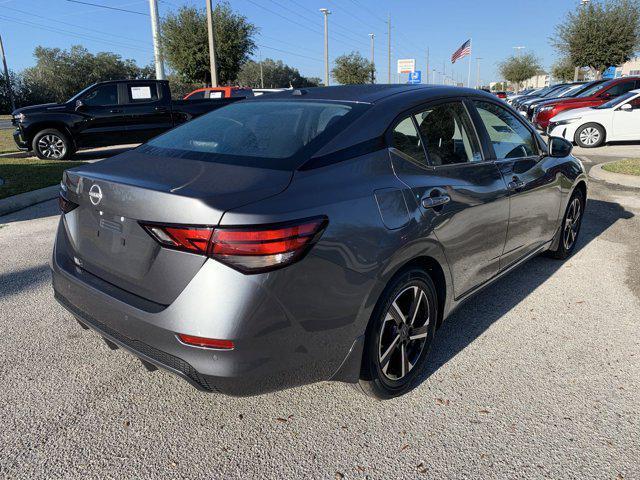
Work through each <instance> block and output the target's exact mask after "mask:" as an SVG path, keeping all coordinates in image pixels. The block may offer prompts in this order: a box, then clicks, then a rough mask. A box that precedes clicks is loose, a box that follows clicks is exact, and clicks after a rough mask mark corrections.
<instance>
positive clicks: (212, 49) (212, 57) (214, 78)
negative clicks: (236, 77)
mask: <svg viewBox="0 0 640 480" xmlns="http://www.w3.org/2000/svg"><path fill="white" fill-rule="evenodd" d="M205 2H206V3H207V31H208V32H209V68H210V69H211V86H212V87H217V86H218V69H217V68H216V41H215V38H214V34H213V32H214V30H213V9H212V7H211V0H205Z"/></svg>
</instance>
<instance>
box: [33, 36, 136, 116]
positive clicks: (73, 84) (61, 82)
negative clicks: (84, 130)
mask: <svg viewBox="0 0 640 480" xmlns="http://www.w3.org/2000/svg"><path fill="white" fill-rule="evenodd" d="M34 56H35V57H36V64H35V66H33V67H30V68H27V69H25V70H24V71H23V72H22V79H21V94H22V96H23V100H26V101H27V103H42V102H63V101H65V100H67V99H68V98H70V97H71V96H72V95H74V94H75V93H77V92H79V91H80V90H82V89H83V88H85V87H87V86H89V85H91V84H92V83H95V82H99V81H103V80H118V79H122V78H140V77H141V76H143V73H144V69H140V68H139V67H138V66H137V65H136V64H135V62H134V61H133V60H123V59H122V57H120V55H117V54H115V53H110V52H100V53H97V54H95V55H94V54H92V53H90V52H89V51H88V50H87V49H86V48H84V47H82V46H80V45H74V46H72V47H71V49H70V50H61V49H59V48H45V47H36V49H35V51H34Z"/></svg>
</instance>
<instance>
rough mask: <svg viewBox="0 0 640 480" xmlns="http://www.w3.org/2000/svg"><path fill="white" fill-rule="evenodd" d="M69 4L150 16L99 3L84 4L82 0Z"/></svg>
mask: <svg viewBox="0 0 640 480" xmlns="http://www.w3.org/2000/svg"><path fill="white" fill-rule="evenodd" d="M67 2H71V3H79V4H81V5H89V6H91V7H100V8H106V9H107V10H116V11H118V12H126V13H135V14H136V15H143V16H145V17H148V16H149V14H148V13H143V12H136V11H135V10H127V9H125V8H118V7H110V6H108V5H100V4H99V3H90V2H83V1H81V0H67Z"/></svg>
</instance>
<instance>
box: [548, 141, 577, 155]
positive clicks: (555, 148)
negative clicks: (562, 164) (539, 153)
mask: <svg viewBox="0 0 640 480" xmlns="http://www.w3.org/2000/svg"><path fill="white" fill-rule="evenodd" d="M571 150H573V145H572V144H571V142H569V141H568V140H565V139H564V138H561V137H550V138H549V155H550V156H552V157H558V158H562V157H566V156H567V155H570V154H571Z"/></svg>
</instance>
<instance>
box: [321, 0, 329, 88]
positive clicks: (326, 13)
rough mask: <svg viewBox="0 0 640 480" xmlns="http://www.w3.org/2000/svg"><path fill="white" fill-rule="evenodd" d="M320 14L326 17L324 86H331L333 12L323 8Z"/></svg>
mask: <svg viewBox="0 0 640 480" xmlns="http://www.w3.org/2000/svg"><path fill="white" fill-rule="evenodd" d="M320 12H321V13H322V14H323V15H324V86H325V87H328V86H329V15H331V12H330V11H329V9H328V8H321V9H320Z"/></svg>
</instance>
